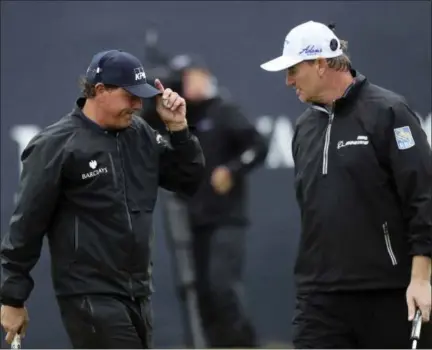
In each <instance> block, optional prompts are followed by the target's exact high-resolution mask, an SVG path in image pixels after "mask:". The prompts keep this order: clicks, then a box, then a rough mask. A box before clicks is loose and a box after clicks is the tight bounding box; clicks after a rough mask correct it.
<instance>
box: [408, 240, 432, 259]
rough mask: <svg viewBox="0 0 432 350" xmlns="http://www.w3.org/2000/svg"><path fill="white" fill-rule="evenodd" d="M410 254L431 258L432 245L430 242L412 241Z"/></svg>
mask: <svg viewBox="0 0 432 350" xmlns="http://www.w3.org/2000/svg"><path fill="white" fill-rule="evenodd" d="M410 255H411V256H427V257H429V258H432V246H431V245H430V244H421V243H414V244H413V245H412V246H411V251H410Z"/></svg>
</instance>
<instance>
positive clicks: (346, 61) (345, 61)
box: [327, 40, 351, 72]
mask: <svg viewBox="0 0 432 350" xmlns="http://www.w3.org/2000/svg"><path fill="white" fill-rule="evenodd" d="M340 45H341V49H342V52H343V54H342V55H340V56H337V57H332V58H327V64H328V66H329V67H330V68H332V69H334V70H337V71H341V72H346V71H350V70H351V59H350V58H349V56H348V41H345V40H340Z"/></svg>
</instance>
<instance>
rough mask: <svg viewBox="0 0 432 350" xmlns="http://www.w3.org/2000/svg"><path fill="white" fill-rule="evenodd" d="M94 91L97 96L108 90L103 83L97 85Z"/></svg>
mask: <svg viewBox="0 0 432 350" xmlns="http://www.w3.org/2000/svg"><path fill="white" fill-rule="evenodd" d="M94 90H95V95H96V96H97V95H100V94H102V93H103V92H104V91H105V90H106V88H105V85H104V84H102V83H97V84H96V85H95V86H94Z"/></svg>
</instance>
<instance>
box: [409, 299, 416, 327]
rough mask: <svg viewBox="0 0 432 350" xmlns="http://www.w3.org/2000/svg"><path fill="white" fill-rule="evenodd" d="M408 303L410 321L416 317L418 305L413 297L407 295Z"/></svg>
mask: <svg viewBox="0 0 432 350" xmlns="http://www.w3.org/2000/svg"><path fill="white" fill-rule="evenodd" d="M407 305H408V321H412V320H413V319H414V315H415V311H416V305H415V302H414V298H413V297H411V296H407Z"/></svg>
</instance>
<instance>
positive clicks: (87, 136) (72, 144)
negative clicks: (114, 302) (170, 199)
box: [0, 99, 204, 306]
mask: <svg viewBox="0 0 432 350" xmlns="http://www.w3.org/2000/svg"><path fill="white" fill-rule="evenodd" d="M83 104H84V99H79V100H78V106H77V107H76V108H75V109H74V111H73V112H72V113H70V114H68V115H67V116H65V117H63V118H62V119H61V120H60V121H59V122H57V123H55V124H53V125H51V126H49V127H47V128H46V129H45V130H44V131H42V132H41V133H40V134H39V135H37V136H36V137H35V138H34V139H33V140H32V141H31V142H30V143H29V145H28V146H27V148H26V149H25V151H24V152H23V154H22V162H23V170H22V175H21V181H20V187H19V199H18V204H17V206H16V209H15V211H14V213H13V216H12V219H11V222H10V230H9V232H8V234H6V235H5V237H4V240H3V242H2V246H1V267H2V271H1V272H2V273H1V294H0V296H1V302H2V303H4V304H7V305H16V306H19V305H22V304H23V303H24V302H25V301H26V299H27V298H28V297H29V294H30V292H31V290H32V288H33V280H32V278H31V277H30V271H31V269H32V268H33V266H34V265H35V264H36V262H37V260H38V258H39V255H40V252H41V246H42V240H43V237H44V234H45V233H47V235H48V242H49V247H50V252H51V265H52V269H51V270H52V278H53V284H54V289H55V291H56V294H57V295H58V296H66V295H77V294H90V293H104V294H107V293H108V294H118V295H123V296H127V297H131V298H135V297H140V296H146V295H148V294H149V293H151V246H152V237H153V222H152V216H153V210H154V207H155V202H156V197H157V190H158V186H162V187H164V188H165V189H168V190H170V191H178V192H181V193H183V194H185V195H192V194H193V193H194V192H195V191H196V189H197V187H198V185H199V182H200V181H201V179H202V175H203V169H204V157H203V153H202V150H201V146H200V144H199V142H198V140H197V138H196V137H195V136H193V135H192V134H190V133H189V131H188V130H187V129H186V130H184V131H179V132H173V133H171V135H170V140H167V139H165V138H162V137H161V135H159V134H157V133H156V132H155V131H154V130H153V129H151V128H150V127H149V125H148V124H147V123H145V122H144V121H143V120H142V119H141V118H139V117H134V119H133V122H132V125H131V126H130V127H128V128H127V129H124V130H123V131H119V132H111V131H105V130H103V129H101V128H100V127H99V126H98V125H96V124H95V123H93V122H92V121H90V119H88V118H87V117H85V116H84V115H83V114H82V112H81V108H82V106H83Z"/></svg>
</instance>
